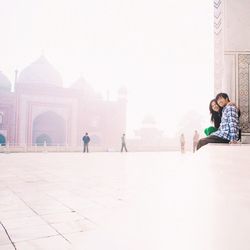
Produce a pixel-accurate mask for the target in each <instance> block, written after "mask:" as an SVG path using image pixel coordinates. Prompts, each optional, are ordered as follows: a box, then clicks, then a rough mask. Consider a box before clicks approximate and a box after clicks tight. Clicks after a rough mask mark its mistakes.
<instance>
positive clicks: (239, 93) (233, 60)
mask: <svg viewBox="0 0 250 250" xmlns="http://www.w3.org/2000/svg"><path fill="white" fill-rule="evenodd" d="M214 10H215V11H214V36H215V38H214V40H215V82H214V91H215V94H216V93H218V92H221V91H223V92H227V93H228V94H229V96H230V97H231V100H232V101H235V102H236V103H237V104H238V105H239V107H240V109H241V114H242V115H241V127H242V132H243V134H244V135H246V136H247V135H249V136H250V122H249V121H250V91H249V89H250V83H249V79H250V76H249V72H250V71H249V64H250V14H249V13H250V1H249V0H238V1H235V0H215V1H214ZM243 140H245V141H250V140H249V139H248V137H247V138H243Z"/></svg>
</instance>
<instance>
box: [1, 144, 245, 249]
mask: <svg viewBox="0 0 250 250" xmlns="http://www.w3.org/2000/svg"><path fill="white" fill-rule="evenodd" d="M0 222H1V224H0V250H9V249H12V250H13V249H18V250H40V249H42V250H43V249H44V250H50V249H51V250H57V249H58V250H64V249H83V250H85V249H86V250H97V249H98V250H103V249H107V250H118V249H119V250H125V249H126V250H130V249H131V250H139V249H142V250H149V249H150V250H151V249H152V250H161V249H162V250H163V249H164V250H165V249H171V250H177V249H178V250H183V249H185V250H189V249H190V250H203V249H204V250H236V249H237V250H246V249H249V246H250V237H249V235H250V146H245V145H237V146H221V145H216V146H206V147H204V148H202V149H201V150H200V151H199V152H197V153H196V154H191V153H189V154H185V155H181V154H180V153H167V152H166V153H164V152H161V153H128V154H125V153H124V154H121V153H90V154H81V153H26V154H21V153H20V154H0Z"/></svg>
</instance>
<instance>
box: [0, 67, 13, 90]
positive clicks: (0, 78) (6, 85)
mask: <svg viewBox="0 0 250 250" xmlns="http://www.w3.org/2000/svg"><path fill="white" fill-rule="evenodd" d="M0 90H5V91H11V82H10V80H9V79H8V78H7V77H6V76H5V75H4V74H3V73H2V72H1V71H0Z"/></svg>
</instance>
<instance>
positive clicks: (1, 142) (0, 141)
mask: <svg viewBox="0 0 250 250" xmlns="http://www.w3.org/2000/svg"><path fill="white" fill-rule="evenodd" d="M5 145H6V139H5V137H4V136H3V135H1V134H0V146H5Z"/></svg>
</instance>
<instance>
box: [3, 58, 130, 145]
mask: <svg viewBox="0 0 250 250" xmlns="http://www.w3.org/2000/svg"><path fill="white" fill-rule="evenodd" d="M11 89H12V84H11V82H10V80H9V79H8V78H7V77H6V76H5V75H4V74H3V73H2V72H0V100H1V101H0V144H1V145H6V144H9V145H12V146H13V145H14V146H24V145H25V146H34V145H44V142H46V145H51V146H65V145H66V146H69V147H77V146H81V145H82V141H81V138H82V136H83V134H84V133H85V132H88V133H89V135H90V136H91V145H93V146H96V147H100V148H103V149H107V148H114V147H116V146H117V145H120V136H121V134H122V133H124V131H125V129H126V89H124V88H121V89H120V90H119V91H118V93H117V100H116V101H109V100H103V98H102V97H101V95H100V94H99V93H96V92H95V91H94V90H93V88H92V87H91V86H90V85H89V84H88V83H87V82H86V81H85V80H84V78H82V77H80V78H79V79H78V80H77V81H76V82H74V83H73V84H71V86H70V87H67V88H66V87H63V81H62V77H61V76H60V74H59V72H58V71H57V70H56V69H55V68H54V67H53V65H51V64H50V62H49V61H48V60H47V59H46V58H45V57H44V56H41V57H40V58H39V59H37V60H36V61H35V62H33V63H31V64H30V65H29V66H27V67H26V68H25V69H23V70H22V71H21V72H20V73H17V72H16V80H15V83H14V91H11Z"/></svg>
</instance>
